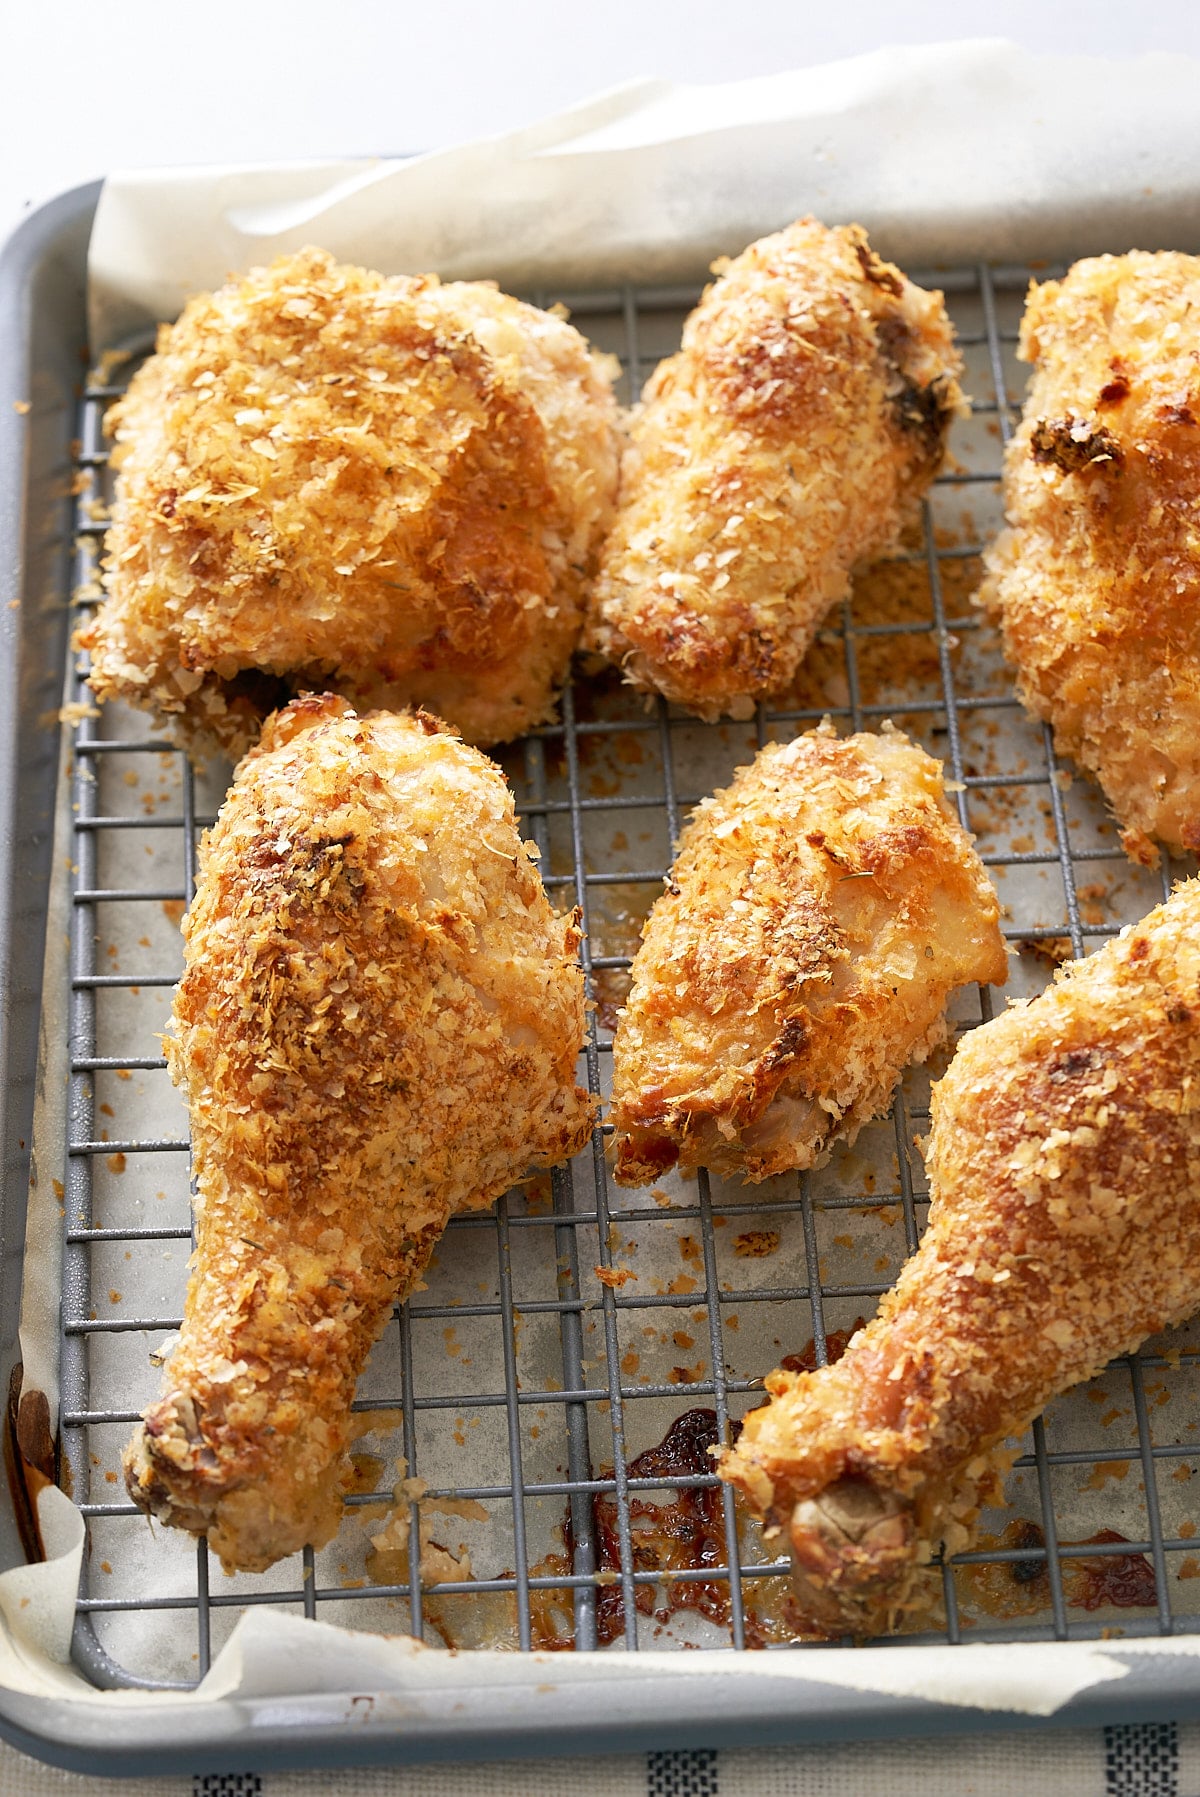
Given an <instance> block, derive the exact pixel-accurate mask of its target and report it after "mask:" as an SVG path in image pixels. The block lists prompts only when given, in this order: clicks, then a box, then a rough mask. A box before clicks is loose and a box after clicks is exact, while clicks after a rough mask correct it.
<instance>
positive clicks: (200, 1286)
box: [125, 696, 592, 1571]
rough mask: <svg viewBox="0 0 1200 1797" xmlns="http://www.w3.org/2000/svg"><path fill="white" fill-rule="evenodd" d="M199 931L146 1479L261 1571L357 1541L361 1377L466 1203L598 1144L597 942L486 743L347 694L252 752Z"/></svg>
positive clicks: (168, 1503)
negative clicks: (189, 1188)
mask: <svg viewBox="0 0 1200 1797" xmlns="http://www.w3.org/2000/svg"><path fill="white" fill-rule="evenodd" d="M185 937H186V961H185V971H184V975H183V979H182V981H181V983H180V985H179V989H178V991H177V993H176V997H175V1007H174V1013H173V1019H172V1026H171V1033H170V1035H169V1036H168V1039H167V1052H168V1058H169V1063H170V1069H171V1074H172V1077H173V1078H174V1079H175V1081H176V1082H177V1083H178V1084H179V1085H181V1086H183V1087H184V1088H185V1089H186V1091H187V1096H188V1102H189V1107H190V1111H191V1120H192V1147H193V1153H194V1157H195V1168H196V1181H197V1198H196V1223H197V1232H196V1252H195V1256H194V1259H193V1267H192V1278H191V1282H190V1284H189V1286H188V1293H187V1303H186V1309H185V1314H184V1321H183V1328H182V1333H181V1335H180V1338H179V1341H178V1345H177V1346H176V1347H175V1349H174V1352H173V1353H172V1355H171V1357H170V1360H169V1362H168V1364H167V1371H166V1376H165V1390H164V1395H163V1396H162V1397H161V1398H160V1399H159V1400H158V1401H157V1402H156V1403H154V1404H152V1405H151V1406H150V1408H149V1409H148V1410H147V1411H146V1412H145V1418H144V1421H143V1423H142V1424H141V1425H140V1426H139V1428H138V1429H137V1431H136V1433H135V1435H134V1437H133V1440H132V1442H131V1443H130V1445H129V1447H128V1448H127V1450H126V1453H125V1477H126V1483H127V1484H128V1487H129V1491H130V1495H131V1496H132V1497H133V1499H134V1500H135V1502H136V1503H138V1504H139V1505H140V1506H141V1507H142V1509H144V1510H147V1511H149V1512H150V1514H151V1515H153V1516H155V1517H157V1518H158V1520H159V1521H160V1522H165V1523H171V1524H173V1525H175V1526H176V1527H179V1528H183V1529H188V1530H191V1531H192V1532H193V1533H197V1534H199V1533H202V1532H203V1533H207V1534H208V1537H209V1541H210V1543H211V1545H212V1547H213V1548H214V1549H215V1550H216V1552H217V1553H218V1554H219V1555H220V1556H221V1560H222V1562H223V1564H224V1565H225V1566H226V1568H227V1569H232V1568H235V1567H240V1568H242V1569H243V1570H245V1571H260V1570H261V1569H262V1568H264V1567H266V1566H269V1565H270V1564H271V1563H272V1562H273V1561H275V1560H277V1559H279V1558H280V1556H281V1555H283V1554H288V1553H292V1552H293V1551H295V1550H296V1549H297V1548H300V1547H302V1546H303V1545H304V1543H306V1542H311V1543H312V1544H313V1545H314V1546H320V1545H321V1544H322V1543H324V1542H325V1541H327V1540H328V1539H329V1538H330V1537H331V1536H332V1535H333V1533H334V1532H335V1530H336V1528H337V1525H338V1521H339V1517H340V1502H339V1498H340V1485H341V1479H342V1474H343V1471H344V1468H345V1450H346V1448H347V1445H348V1443H349V1440H350V1435H351V1431H350V1405H351V1400H352V1399H353V1396H354V1387H355V1382H356V1380H357V1378H358V1375H359V1372H360V1371H361V1369H362V1366H363V1363H364V1361H365V1360H366V1357H367V1353H368V1350H369V1349H370V1347H371V1345H372V1343H373V1342H374V1341H375V1339H376V1337H377V1336H378V1335H379V1333H380V1331H381V1330H382V1328H383V1327H384V1324H385V1323H386V1322H387V1319H388V1318H389V1317H390V1316H391V1314H392V1306H393V1304H394V1303H395V1301H396V1299H397V1297H398V1296H403V1294H404V1293H405V1292H406V1291H407V1290H408V1288H409V1287H410V1286H411V1285H412V1283H413V1281H414V1280H415V1279H416V1278H417V1277H418V1276H419V1274H420V1272H421V1270H422V1268H423V1267H424V1265H425V1263H426V1261H427V1260H428V1257H429V1255H430V1253H431V1251H432V1249H433V1247H434V1244H435V1243H436V1241H437V1239H438V1236H439V1235H440V1234H441V1231H442V1229H443V1228H444V1227H445V1224H446V1222H447V1219H448V1218H449V1217H450V1216H451V1215H452V1214H453V1213H454V1212H455V1211H458V1210H463V1209H466V1208H472V1207H477V1206H480V1205H485V1204H489V1203H491V1201H492V1200H493V1199H494V1198H496V1197H497V1196H499V1194H500V1193H501V1192H503V1191H505V1190H506V1189H507V1188H508V1187H509V1186H510V1185H512V1183H513V1182H514V1180H516V1179H518V1178H520V1177H521V1176H522V1175H523V1174H524V1173H525V1172H526V1170H527V1169H528V1168H529V1167H531V1166H548V1165H550V1164H551V1163H553V1162H556V1161H561V1160H565V1159H566V1158H568V1157H569V1156H570V1155H572V1154H573V1153H575V1152H577V1151H578V1149H579V1148H580V1147H581V1146H582V1144H583V1142H584V1141H585V1140H586V1138H587V1135H588V1132H589V1129H590V1127H591V1121H592V1106H591V1102H590V1100H589V1099H588V1097H587V1095H586V1093H584V1092H582V1091H580V1090H579V1089H578V1088H577V1087H576V1085H575V1065H576V1056H577V1054H578V1052H579V1049H580V1046H581V1044H582V1040H583V1031H584V988H583V976H582V973H581V971H580V968H579V965H578V960H577V956H576V949H577V946H578V941H579V936H578V931H577V929H576V920H575V919H574V918H564V917H559V916H556V915H555V913H554V912H553V911H552V910H551V908H550V905H549V903H548V901H547V899H546V895H545V892H544V891H543V889H542V883H541V879H540V878H539V876H538V872H537V869H536V867H535V866H534V864H533V861H532V860H531V858H530V854H529V851H528V849H527V847H526V846H525V845H523V844H522V842H521V838H520V836H519V834H518V831H517V827H516V822H515V820H514V815H513V801H512V795H511V794H510V793H509V791H508V788H507V786H506V785H505V782H504V779H503V777H502V775H501V773H500V770H499V769H498V768H497V767H495V766H494V765H493V763H491V762H490V761H488V760H487V759H486V758H485V757H484V756H483V755H481V754H479V753H478V751H477V750H474V749H470V748H468V747H467V746H466V745H465V744H464V743H462V742H460V741H459V740H458V738H457V737H456V736H453V735H451V734H449V733H446V732H444V731H442V730H441V728H440V727H439V725H438V724H437V722H436V720H434V719H432V718H429V717H427V716H425V715H424V714H421V713H418V714H417V715H416V716H395V715H390V714H385V713H375V714H369V715H367V716H363V717H359V716H357V715H356V714H355V712H354V711H353V710H352V709H351V707H350V706H349V705H347V704H346V703H345V702H344V701H343V700H341V699H337V698H332V697H328V696H326V697H322V698H306V699H301V700H297V701H295V702H294V703H293V704H291V705H289V706H288V707H287V708H286V710H284V711H281V712H279V713H278V714H277V715H276V716H275V717H273V718H272V719H270V720H269V721H268V723H267V726H266V729H265V731H264V734H263V737H262V741H261V743H260V744H259V746H258V747H257V748H256V749H255V750H253V751H252V752H251V753H250V754H249V755H248V756H247V757H246V759H245V760H244V761H243V762H242V764H241V766H240V768H239V769H238V772H237V775H236V778H235V781H234V785H233V788H232V791H231V792H230V794H229V797H228V798H227V800H226V802H225V805H224V806H223V808H222V810H221V814H220V816H219V818H218V819H217V823H216V826H215V827H214V829H213V830H212V832H211V834H210V835H209V836H208V837H207V838H206V841H205V844H204V847H203V850H202V852H201V862H200V877H199V882H198V887H197V892H196V897H195V900H194V901H193V904H192V907H191V910H190V911H189V913H188V916H187V920H186V923H185Z"/></svg>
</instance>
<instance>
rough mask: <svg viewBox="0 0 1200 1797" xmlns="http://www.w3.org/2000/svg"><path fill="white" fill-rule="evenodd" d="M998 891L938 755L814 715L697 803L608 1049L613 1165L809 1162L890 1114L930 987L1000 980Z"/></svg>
mask: <svg viewBox="0 0 1200 1797" xmlns="http://www.w3.org/2000/svg"><path fill="white" fill-rule="evenodd" d="M999 914H1000V907H999V903H998V901H997V898H996V894H995V891H994V889H993V887H992V885H991V882H990V881H989V879H988V877H987V874H986V873H985V872H984V869H983V867H982V865H981V864H980V862H979V859H978V857H977V856H976V854H975V852H974V850H973V848H972V847H971V844H970V841H969V839H968V838H967V837H966V836H965V835H964V833H963V831H962V829H961V827H960V826H959V824H958V822H957V820H956V819H955V818H954V816H953V815H952V813H951V811H950V808H949V806H948V805H947V803H946V800H945V797H944V795H943V790H942V780H941V769H940V767H939V764H938V763H937V762H936V761H934V760H932V759H931V757H930V756H928V755H926V754H925V753H924V751H923V750H922V749H919V748H917V747H916V746H915V745H914V744H912V743H910V742H909V741H908V739H907V738H906V737H904V736H903V735H901V734H900V732H899V731H896V730H893V729H891V727H890V726H887V727H886V728H885V731H884V734H883V735H881V736H872V735H869V734H866V733H862V734H859V735H857V736H851V737H848V738H846V739H845V740H839V739H838V738H837V736H836V735H835V733H834V731H833V729H832V727H831V726H829V725H825V726H823V727H822V728H821V729H819V730H815V731H812V732H811V733H810V734H808V735H807V736H801V737H797V738H796V739H795V740H794V741H793V742H790V743H786V744H778V743H777V744H772V745H770V746H768V747H767V748H765V749H763V750H762V751H761V753H760V754H759V755H758V757H757V759H756V760H755V761H754V763H753V764H752V765H751V766H750V767H747V768H742V769H741V770H740V772H739V773H738V775H737V777H736V778H735V780H734V782H733V784H732V785H731V786H729V787H727V788H726V789H725V790H724V791H722V792H718V793H716V794H715V795H714V796H713V797H712V798H710V799H705V800H704V801H703V802H702V804H700V805H699V806H698V807H697V809H696V811H695V813H694V815H693V818H692V821H691V823H690V824H689V825H688V827H687V829H686V830H685V831H684V833H683V835H682V837H681V838H680V844H679V854H678V857H677V859H676V862H675V866H674V868H673V869H672V873H671V879H670V882H669V884H668V890H667V891H666V892H665V893H664V894H663V895H662V897H661V898H659V899H658V900H657V902H656V903H655V906H654V909H653V910H652V911H651V913H650V916H649V918H648V919H647V921H646V924H645V926H644V928H643V931H642V946H641V948H640V949H639V950H638V953H637V956H636V958H635V960H634V963H633V972H632V984H631V989H630V994H629V1000H628V1003H627V1005H626V1007H625V1009H624V1010H623V1011H622V1012H621V1014H620V1018H619V1022H618V1028H617V1034H616V1039H615V1041H614V1044H613V1097H612V1108H611V1112H610V1117H611V1121H612V1123H613V1126H614V1129H615V1131H616V1149H617V1158H616V1178H617V1179H618V1180H619V1181H620V1182H621V1184H623V1185H640V1184H643V1183H645V1182H647V1181H649V1180H652V1179H656V1178H659V1177H660V1176H661V1175H662V1173H663V1172H664V1171H665V1170H666V1169H667V1168H669V1167H671V1166H673V1165H675V1164H676V1163H678V1165H679V1167H680V1168H681V1170H682V1171H683V1172H685V1173H691V1172H693V1171H694V1170H695V1169H696V1167H697V1166H700V1165H705V1166H708V1167H710V1168H712V1169H714V1170H715V1171H717V1172H721V1173H727V1174H728V1173H735V1174H740V1175H741V1176H742V1177H743V1178H745V1179H748V1180H761V1179H766V1178H768V1177H769V1176H770V1175H771V1174H774V1173H780V1172H783V1171H784V1170H785V1169H787V1168H789V1167H811V1166H815V1165H817V1164H818V1163H819V1162H820V1161H821V1160H822V1159H823V1158H825V1157H826V1156H827V1155H828V1153H829V1151H830V1149H831V1147H832V1145H833V1143H834V1142H835V1141H836V1140H837V1139H838V1138H839V1137H845V1136H849V1137H851V1138H852V1137H853V1136H854V1135H855V1134H856V1133H857V1131H858V1129H859V1128H860V1127H861V1126H862V1125H863V1124H864V1123H865V1122H867V1121H868V1119H869V1118H871V1117H872V1116H874V1115H876V1114H877V1113H878V1112H879V1111H881V1110H883V1109H885V1108H886V1106H887V1103H888V1100H889V1098H890V1096H891V1092H892V1088H893V1086H894V1085H895V1082H896V1079H897V1078H898V1076H899V1074H900V1072H901V1070H902V1068H903V1067H904V1066H905V1065H906V1063H907V1062H909V1061H910V1060H913V1059H922V1058H924V1056H925V1054H926V1053H928V1051H929V1049H930V1048H932V1047H933V1046H934V1044H935V1043H936V1042H937V1041H938V1040H940V1038H941V1036H942V1034H943V1033H944V1020H943V1012H944V1009H945V1004H946V1000H947V998H948V997H949V995H950V993H951V991H952V990H953V989H954V987H956V986H960V985H963V984H964V983H966V982H967V981H970V980H991V981H995V982H996V983H1003V981H1004V980H1005V978H1006V977H1007V971H1008V961H1007V957H1006V955H1005V951H1004V943H1003V940H1002V938H1001V935H1000V930H999Z"/></svg>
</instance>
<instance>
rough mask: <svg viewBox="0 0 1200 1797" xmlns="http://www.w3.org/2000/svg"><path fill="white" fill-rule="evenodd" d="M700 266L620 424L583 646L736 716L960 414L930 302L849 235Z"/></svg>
mask: <svg viewBox="0 0 1200 1797" xmlns="http://www.w3.org/2000/svg"><path fill="white" fill-rule="evenodd" d="M716 267H717V270H718V273H719V276H720V278H719V279H718V280H717V282H716V283H715V285H714V286H712V287H710V288H709V290H708V292H707V293H706V294H705V296H704V298H703V299H702V300H701V302H700V304H699V306H698V307H697V308H696V310H695V311H694V312H693V313H692V315H691V317H690V318H689V319H688V321H687V324H686V325H685V327H684V332H683V348H682V349H681V350H680V352H679V354H678V355H675V356H672V357H671V358H670V360H669V361H666V362H663V363H662V364H661V365H660V366H659V368H658V369H657V370H656V372H655V373H654V375H653V376H652V377H651V379H650V381H649V382H648V384H647V386H646V390H645V393H644V395H643V401H642V405H641V407H640V409H639V410H638V411H637V412H636V413H635V415H634V419H633V426H632V443H631V446H630V448H629V449H628V450H627V451H626V453H625V457H624V460H623V464H622V469H621V497H620V504H619V507H618V510H617V516H616V521H615V523H614V525H613V528H612V530H611V532H610V533H609V536H608V538H607V540H606V542H605V546H604V551H603V555H602V559H601V565H600V574H599V577H598V579H597V582H596V587H595V590H594V593H593V596H592V603H591V607H590V611H589V624H588V635H587V639H586V640H587V643H588V645H589V646H590V647H591V648H593V649H596V650H598V651H599V652H600V653H601V654H603V655H604V656H606V657H607V659H608V660H609V661H612V662H614V663H616V664H617V665H618V666H619V667H620V668H621V669H622V671H623V672H624V674H625V677H626V678H627V679H628V680H630V681H631V682H632V683H633V684H634V685H635V686H640V687H644V688H647V689H649V690H651V691H656V692H660V693H665V694H666V696H667V698H668V699H675V700H678V702H679V703H680V704H681V705H685V706H687V708H688V709H689V710H690V711H695V712H698V713H699V714H700V716H701V717H707V718H714V717H718V716H720V715H721V714H722V713H726V712H728V713H731V714H732V715H733V716H734V717H748V716H749V715H750V713H751V711H752V710H753V705H754V701H755V699H757V698H760V697H762V696H763V695H765V694H768V693H778V692H780V691H781V690H782V689H783V688H785V687H786V686H787V685H788V684H789V682H790V681H791V679H792V677H793V675H794V674H795V672H796V669H797V668H798V667H799V665H800V662H801V660H802V659H803V657H804V655H805V653H806V651H807V650H808V647H809V644H810V643H811V642H812V640H813V637H814V636H815V634H816V631H817V627H818V625H819V624H820V622H821V619H822V618H823V617H824V615H825V613H826V612H827V611H828V609H829V607H830V606H831V605H833V604H834V603H835V601H837V600H839V599H843V598H844V597H845V596H846V592H847V590H848V587H849V579H850V573H851V570H852V569H853V568H854V567H855V566H856V565H857V564H859V563H861V562H865V561H868V560H870V559H871V558H872V557H873V556H877V555H879V554H880V553H882V552H883V551H884V550H886V549H888V548H890V547H891V546H892V544H893V543H894V542H895V540H896V537H897V534H898V532H899V530H900V527H901V524H902V522H903V521H904V518H905V515H906V513H907V512H908V511H909V510H910V509H911V508H912V506H913V503H914V501H915V500H916V499H917V498H918V497H919V495H920V494H921V493H923V492H924V491H925V489H926V487H927V486H928V485H929V483H930V481H931V480H932V479H933V477H934V475H935V474H936V473H937V470H938V468H939V466H940V464H941V461H942V454H943V449H944V443H945V435H946V430H947V427H948V425H949V423H950V420H951V418H952V417H953V416H954V415H955V413H957V412H959V411H961V410H963V409H965V408H964V406H963V400H962V395H961V393H960V392H959V388H958V381H957V376H958V374H959V372H960V369H961V362H960V360H959V356H958V352H957V349H956V348H955V344H954V337H953V332H952V329H951V326H950V322H949V320H948V318H947V317H946V312H945V309H944V307H943V305H942V296H941V294H940V293H926V292H924V291H923V290H922V289H921V288H919V287H914V286H913V284H912V283H911V282H910V281H908V280H906V279H905V277H904V276H903V275H902V274H901V273H900V271H899V269H897V268H893V267H892V265H891V264H890V263H888V262H881V261H880V259H879V257H878V256H876V255H875V254H874V252H873V251H872V250H871V248H870V246H869V245H868V243H867V239H866V234H865V233H864V232H863V231H862V229H861V228H860V227H859V226H857V225H849V226H844V227H840V228H838V229H837V230H827V229H826V227H825V226H824V225H821V224H818V223H817V221H816V220H815V219H811V218H805V219H801V220H800V221H799V223H797V224H794V225H791V226H789V227H788V229H787V230H785V231H780V232H778V233H776V235H775V236H773V237H764V238H763V239H762V240H761V242H759V243H754V244H751V246H750V248H749V249H748V250H745V251H744V252H743V253H742V255H740V256H738V257H737V259H736V260H735V261H733V262H730V263H726V264H717V265H716Z"/></svg>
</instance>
